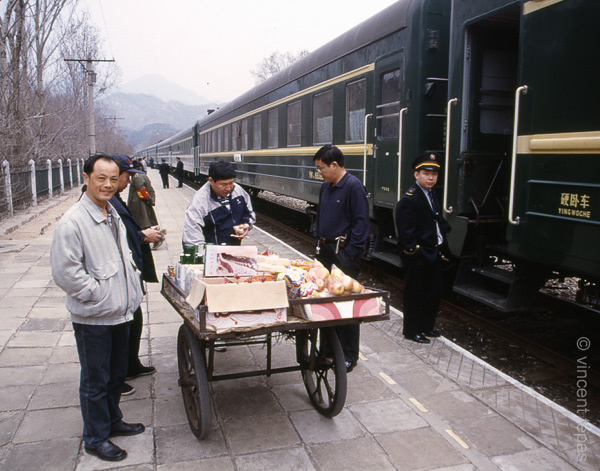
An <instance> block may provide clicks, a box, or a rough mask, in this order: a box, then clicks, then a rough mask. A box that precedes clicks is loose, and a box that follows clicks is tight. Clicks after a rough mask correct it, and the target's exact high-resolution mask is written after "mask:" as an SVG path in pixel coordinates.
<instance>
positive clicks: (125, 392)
mask: <svg viewBox="0 0 600 471" xmlns="http://www.w3.org/2000/svg"><path fill="white" fill-rule="evenodd" d="M134 392H135V388H134V387H133V386H132V385H131V384H127V383H123V389H121V396H131V395H132V394H133V393H134Z"/></svg>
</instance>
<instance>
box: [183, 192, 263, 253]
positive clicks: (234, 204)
mask: <svg viewBox="0 0 600 471" xmlns="http://www.w3.org/2000/svg"><path fill="white" fill-rule="evenodd" d="M229 199H230V202H231V210H230V211H228V210H227V208H226V207H225V206H223V205H222V204H221V203H220V202H219V200H218V199H217V196H216V195H215V194H214V192H213V191H212V189H211V187H210V183H206V184H205V185H204V186H202V188H200V189H199V190H198V191H197V192H196V194H195V195H194V197H193V198H192V201H191V203H190V205H189V206H188V208H187V211H186V212H185V222H184V224H183V243H184V244H193V245H198V246H200V249H202V248H203V247H202V246H203V245H204V244H226V245H239V243H240V241H239V239H236V238H234V237H230V235H231V234H233V226H237V225H238V224H244V223H245V224H249V225H250V227H252V226H253V225H254V223H255V222H256V216H255V215H254V211H253V210H252V203H251V201H250V195H248V193H246V191H244V189H243V188H242V187H240V186H239V185H234V187H233V191H232V192H231V193H230V194H229Z"/></svg>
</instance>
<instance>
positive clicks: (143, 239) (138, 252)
mask: <svg viewBox="0 0 600 471" xmlns="http://www.w3.org/2000/svg"><path fill="white" fill-rule="evenodd" d="M112 158H113V159H114V160H115V162H117V164H118V165H119V171H120V176H119V186H118V189H117V193H116V194H115V196H113V197H112V198H111V200H110V204H112V205H113V207H114V208H115V209H116V211H117V212H118V213H119V216H121V220H122V221H123V223H124V224H125V228H126V229H127V243H128V245H129V248H130V250H131V253H132V255H133V260H134V262H135V264H136V266H137V267H138V269H139V270H140V272H142V280H143V281H146V282H148V283H158V278H157V276H156V270H155V268H154V258H153V257H152V251H151V249H150V243H152V242H158V241H160V240H161V239H162V234H161V233H160V231H158V230H156V229H154V228H151V227H150V228H148V229H144V230H142V229H141V228H140V226H139V224H138V223H137V221H136V220H135V219H134V218H133V216H132V215H131V213H130V212H129V210H128V208H127V205H126V204H125V202H124V201H123V200H122V199H121V192H122V191H123V190H125V188H127V186H128V185H129V182H130V178H131V173H143V172H142V171H141V170H136V169H135V168H134V166H133V162H132V161H131V159H130V158H129V157H127V156H126V155H124V154H113V155H112ZM143 323H144V322H143V317H142V307H141V305H140V306H138V308H137V309H136V310H135V312H134V313H133V321H132V322H131V324H130V327H129V364H128V368H127V379H132V378H135V377H137V376H143V375H148V374H152V373H154V372H155V371H156V368H154V367H153V366H144V365H142V362H141V361H140V359H139V350H140V341H141V336H142V328H143ZM134 391H135V390H134V389H133V387H132V386H130V385H126V388H125V390H124V392H123V394H132V393H133V392H134Z"/></svg>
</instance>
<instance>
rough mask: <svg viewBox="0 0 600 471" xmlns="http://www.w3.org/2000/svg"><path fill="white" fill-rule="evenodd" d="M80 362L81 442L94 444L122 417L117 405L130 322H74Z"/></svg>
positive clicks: (89, 444) (125, 361)
mask: <svg viewBox="0 0 600 471" xmlns="http://www.w3.org/2000/svg"><path fill="white" fill-rule="evenodd" d="M73 331H74V333H75V341H76V342H77V353H78V354H79V363H80V365H81V376H80V380H79V402H80V404H81V416H82V418H83V441H84V442H85V444H86V445H87V446H90V447H92V448H94V447H97V446H98V445H100V444H101V443H103V442H105V441H106V440H108V439H109V437H110V431H111V430H112V429H114V428H115V427H116V426H117V425H118V424H119V423H120V422H121V420H122V419H123V413H122V412H121V409H120V408H119V401H120V400H121V390H122V389H123V383H124V382H125V374H126V373H127V355H128V349H129V323H127V322H126V323H123V324H117V325H87V324H78V323H73Z"/></svg>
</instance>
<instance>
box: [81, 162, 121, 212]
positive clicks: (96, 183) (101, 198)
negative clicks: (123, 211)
mask: <svg viewBox="0 0 600 471" xmlns="http://www.w3.org/2000/svg"><path fill="white" fill-rule="evenodd" d="M126 173H129V172H126ZM83 182H84V183H85V184H86V185H87V190H86V193H87V195H88V197H89V198H90V199H91V200H92V201H93V202H94V203H95V204H96V205H98V206H100V207H104V206H106V202H107V201H108V200H109V199H111V198H112V197H113V196H114V194H115V193H116V192H117V188H118V186H119V166H118V165H117V164H116V163H115V162H112V161H109V160H104V159H99V160H97V161H96V163H95V165H94V169H93V170H92V172H91V173H90V174H89V175H88V174H87V173H84V174H83Z"/></svg>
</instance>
